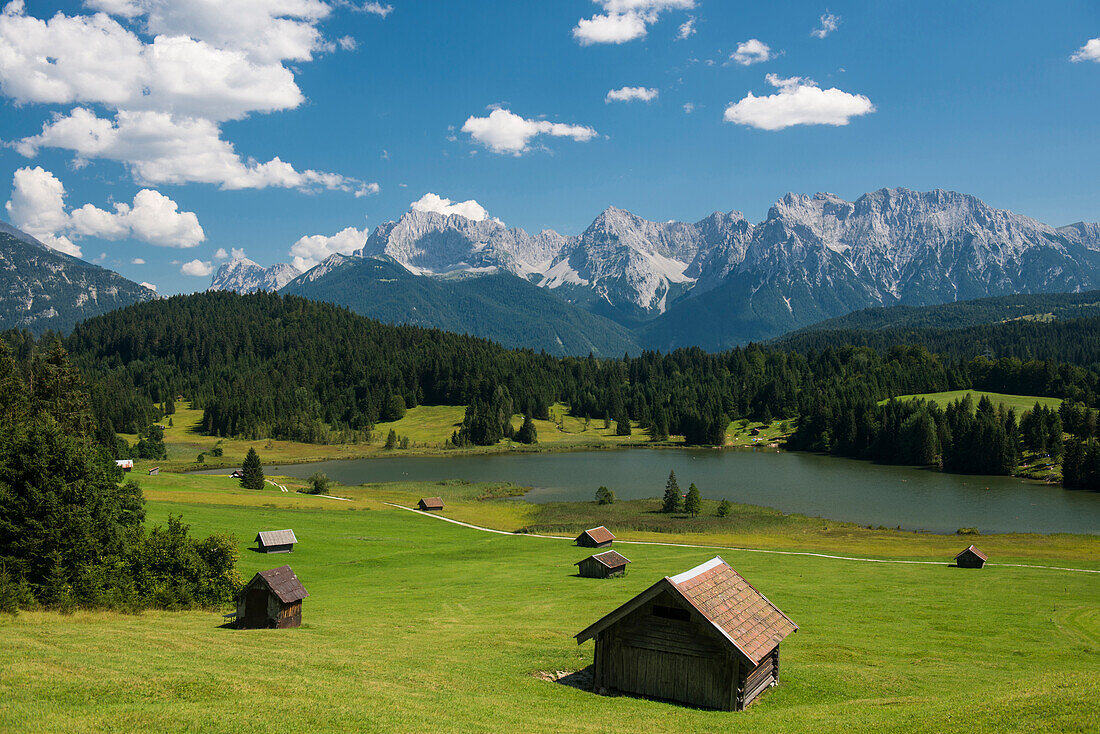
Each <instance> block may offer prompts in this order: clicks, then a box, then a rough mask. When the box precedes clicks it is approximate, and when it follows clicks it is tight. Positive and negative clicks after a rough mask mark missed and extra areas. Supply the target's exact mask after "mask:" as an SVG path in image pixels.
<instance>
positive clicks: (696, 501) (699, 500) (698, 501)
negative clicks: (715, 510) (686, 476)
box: [684, 482, 703, 517]
mask: <svg viewBox="0 0 1100 734" xmlns="http://www.w3.org/2000/svg"><path fill="white" fill-rule="evenodd" d="M684 510H685V511H686V512H687V513H688V514H689V515H691V516H692V517H696V516H697V515H698V514H699V513H700V512H702V511H703V496H702V495H701V494H699V488H698V487H696V486H695V482H692V483H691V486H690V487H688V491H687V497H685V498H684Z"/></svg>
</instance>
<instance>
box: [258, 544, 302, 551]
mask: <svg viewBox="0 0 1100 734" xmlns="http://www.w3.org/2000/svg"><path fill="white" fill-rule="evenodd" d="M259 551H260V553H293V552H294V544H293V543H284V544H283V545H264V544H263V543H260V545H259Z"/></svg>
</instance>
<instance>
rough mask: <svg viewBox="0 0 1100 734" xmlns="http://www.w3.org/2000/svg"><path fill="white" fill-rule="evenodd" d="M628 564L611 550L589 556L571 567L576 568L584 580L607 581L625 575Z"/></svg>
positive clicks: (616, 552)
mask: <svg viewBox="0 0 1100 734" xmlns="http://www.w3.org/2000/svg"><path fill="white" fill-rule="evenodd" d="M628 563H630V560H629V559H627V558H626V557H625V556H622V555H619V552H618V551H613V550H612V551H604V552H603V553H597V554H595V555H593V556H589V557H588V558H585V559H584V560H583V561H577V562H576V563H574V564H573V565H574V566H577V567H578V569H577V572H578V573H579V574H580V575H581V576H584V577H585V578H590V579H607V578H611V577H612V576H622V575H623V574H625V573H626V564H628Z"/></svg>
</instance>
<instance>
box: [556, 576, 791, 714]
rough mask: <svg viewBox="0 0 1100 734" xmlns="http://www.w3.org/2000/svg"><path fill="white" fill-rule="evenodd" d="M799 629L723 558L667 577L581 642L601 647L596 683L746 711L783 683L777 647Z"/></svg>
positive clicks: (608, 617) (600, 686)
mask: <svg viewBox="0 0 1100 734" xmlns="http://www.w3.org/2000/svg"><path fill="white" fill-rule="evenodd" d="M797 629H798V626H797V625H796V624H795V623H794V622H792V621H791V620H790V618H788V617H787V616H786V615H785V614H783V612H781V611H780V610H779V609H778V608H777V607H776V606H775V605H774V604H772V603H771V602H770V601H768V599H767V598H766V597H765V596H764V595H763V594H761V593H760V592H758V591H757V590H756V589H755V588H753V586H752V585H751V584H749V583H748V582H747V581H746V580H745V579H744V578H743V577H742V576H741V575H740V574H739V573H737V572H736V571H734V570H733V569H732V568H730V567H729V565H728V564H726V562H725V561H723V560H722V559H721V558H714V559H712V560H710V561H707V562H706V563H704V564H702V565H700V566H696V567H695V568H693V569H691V570H690V571H685V572H684V573H682V574H678V575H676V576H671V577H665V578H663V579H661V580H660V581H658V582H657V583H655V584H654V585H653V586H651V587H649V588H648V589H647V590H645V591H643V592H642V593H641V594H639V595H638V596H636V597H634V598H633V599H631V600H630V601H628V602H627V603H626V604H623V605H622V606H620V607H619V608H618V609H616V610H615V611H613V612H611V613H610V614H608V615H606V616H605V617H604V618H603V619H600V620H599V621H598V622H596V623H595V624H593V625H591V626H589V627H588V628H587V629H585V630H584V631H582V632H581V633H580V634H578V635H577V642H578V643H583V642H584V641H586V640H589V639H594V640H595V642H596V648H595V661H594V664H593V681H594V686H595V688H596V689H597V690H601V689H612V690H619V691H622V692H624V693H633V694H637V695H642V696H649V697H652V698H661V699H668V700H672V701H679V702H682V703H687V704H691V705H694V706H703V707H706V708H717V709H722V710H727V711H728V710H741V709H743V708H745V706H747V705H748V704H749V703H751V702H752V701H753V700H754V699H755V698H756V697H757V696H758V695H760V693H761V692H763V691H764V690H766V689H767V688H768V687H769V686H773V685H776V684H777V683H778V682H779V643H780V642H782V641H783V639H784V638H786V637H787V635H789V634H790V633H791V632H794V631H795V630H797Z"/></svg>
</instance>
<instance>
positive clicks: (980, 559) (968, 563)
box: [955, 546, 989, 568]
mask: <svg viewBox="0 0 1100 734" xmlns="http://www.w3.org/2000/svg"><path fill="white" fill-rule="evenodd" d="M988 560H989V556H987V555H986V554H985V553H982V552H981V551H980V550H978V549H977V548H975V547H974V546H970V547H969V548H964V549H962V550H961V551H959V555H957V556H955V565H956V566H958V567H959V568H981V567H982V566H984V565H985V562H986V561H988Z"/></svg>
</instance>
